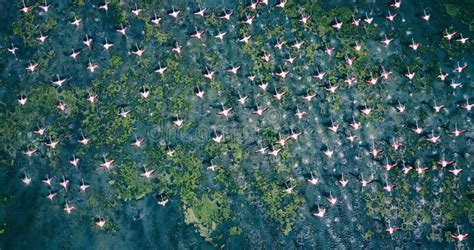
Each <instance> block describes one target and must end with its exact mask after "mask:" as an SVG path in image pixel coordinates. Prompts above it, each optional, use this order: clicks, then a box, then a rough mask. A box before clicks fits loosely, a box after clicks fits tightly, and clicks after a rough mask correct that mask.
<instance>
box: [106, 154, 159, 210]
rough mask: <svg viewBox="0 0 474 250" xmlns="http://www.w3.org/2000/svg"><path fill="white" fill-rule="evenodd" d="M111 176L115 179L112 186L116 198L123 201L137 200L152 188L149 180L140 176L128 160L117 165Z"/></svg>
mask: <svg viewBox="0 0 474 250" xmlns="http://www.w3.org/2000/svg"><path fill="white" fill-rule="evenodd" d="M112 178H113V179H114V180H115V182H114V183H113V187H114V188H115V190H116V192H117V196H118V198H119V199H121V200H124V201H129V200H139V199H141V198H143V197H144V196H145V195H147V194H149V193H151V191H152V189H153V188H152V184H151V182H150V181H149V180H148V179H146V178H142V177H140V172H139V171H138V169H137V167H136V166H134V165H133V164H131V163H130V162H125V163H123V164H121V165H119V166H117V170H116V173H114V174H113V177H112Z"/></svg>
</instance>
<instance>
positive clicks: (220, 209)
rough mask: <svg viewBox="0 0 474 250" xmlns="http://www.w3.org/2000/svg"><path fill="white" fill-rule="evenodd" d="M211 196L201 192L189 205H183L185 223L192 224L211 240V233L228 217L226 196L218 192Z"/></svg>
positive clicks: (228, 210)
mask: <svg viewBox="0 0 474 250" xmlns="http://www.w3.org/2000/svg"><path fill="white" fill-rule="evenodd" d="M211 197H212V199H211V198H209V196H208V195H207V194H203V195H202V196H201V197H200V198H195V199H194V200H193V201H192V203H191V207H186V206H185V207H184V210H185V213H184V215H185V220H184V221H185V222H186V224H193V225H194V226H195V228H196V230H197V231H198V232H199V234H200V235H201V236H202V237H204V238H205V239H206V240H207V241H212V233H213V232H214V231H215V230H216V229H217V227H218V226H219V225H220V224H221V223H223V222H225V221H227V220H229V219H230V209H229V206H228V204H227V199H226V197H225V196H224V195H222V194H220V193H214V194H213V195H212V196H211Z"/></svg>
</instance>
